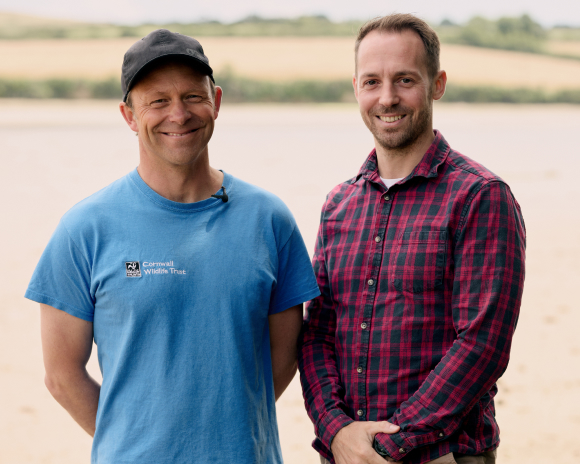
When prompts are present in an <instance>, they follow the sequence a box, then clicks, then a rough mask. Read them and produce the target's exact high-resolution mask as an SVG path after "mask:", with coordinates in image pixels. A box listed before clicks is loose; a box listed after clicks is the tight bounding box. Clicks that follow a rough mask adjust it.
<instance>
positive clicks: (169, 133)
mask: <svg viewBox="0 0 580 464" xmlns="http://www.w3.org/2000/svg"><path fill="white" fill-rule="evenodd" d="M187 134H189V132H186V133H185V134H176V133H175V132H167V135H170V136H171V137H183V136H184V135H187Z"/></svg>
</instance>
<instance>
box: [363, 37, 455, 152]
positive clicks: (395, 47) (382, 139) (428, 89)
mask: <svg viewBox="0 0 580 464" xmlns="http://www.w3.org/2000/svg"><path fill="white" fill-rule="evenodd" d="M437 79H438V76H436V77H435V79H434V80H433V79H432V78H431V76H429V73H428V70H427V65H426V64H425V48H424V45H423V42H422V41H421V38H420V37H419V35H418V34H417V33H415V32H414V31H410V30H403V31H402V32H380V31H372V32H370V33H369V34H368V35H367V36H366V37H365V38H364V39H363V40H362V42H361V43H360V46H359V49H358V56H357V72H356V75H355V76H354V78H353V85H354V89H355V96H356V98H357V100H358V103H359V108H360V112H361V115H362V118H363V120H364V122H365V124H366V126H367V127H368V128H369V130H370V131H371V133H372V134H373V136H374V138H375V142H376V145H377V149H381V148H382V149H384V150H386V151H392V150H394V151H402V152H405V151H406V150H407V149H411V148H412V147H413V145H414V144H415V143H416V142H417V141H418V140H420V139H422V138H424V137H432V136H433V134H432V130H433V128H432V113H433V98H440V97H441V96H442V95H443V92H444V83H443V89H442V91H441V95H439V93H438V87H439V86H438V85H435V84H434V83H435V82H437ZM434 91H435V93H436V95H434V93H433V92H434Z"/></svg>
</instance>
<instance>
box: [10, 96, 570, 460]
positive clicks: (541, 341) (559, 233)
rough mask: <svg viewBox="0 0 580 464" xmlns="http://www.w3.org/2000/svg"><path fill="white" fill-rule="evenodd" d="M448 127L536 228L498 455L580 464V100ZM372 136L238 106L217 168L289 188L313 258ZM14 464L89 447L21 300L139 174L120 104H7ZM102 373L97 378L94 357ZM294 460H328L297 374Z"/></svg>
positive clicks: (458, 108) (269, 108)
mask: <svg viewBox="0 0 580 464" xmlns="http://www.w3.org/2000/svg"><path fill="white" fill-rule="evenodd" d="M435 126H436V128H438V129H440V130H441V131H442V132H443V134H444V135H445V137H446V138H447V140H448V141H449V142H450V144H451V145H452V146H453V147H454V148H456V149H457V150H459V151H460V152H462V153H464V154H466V155H468V156H470V157H472V158H474V159H476V160H478V161H479V162H481V163H483V164H484V165H486V166H487V167H488V168H490V169H491V170H492V171H494V172H496V173H497V174H498V175H500V176H501V177H502V178H504V179H505V180H506V181H507V182H508V183H509V184H510V186H511V188H512V190H513V191H514V194H515V196H516V198H517V199H518V201H519V203H520V204H521V207H522V211H523V215H524V218H525V221H526V226H527V234H528V249H527V273H526V274H527V275H526V284H525V290H524V298H523V305H522V309H521V315H520V319H519V324H518V328H517V331H516V336H515V339H514V344H513V350H512V358H511V361H510V365H509V367H508V370H507V372H506V374H505V375H504V376H503V377H502V378H501V379H500V381H499V394H498V396H497V403H496V404H497V416H498V421H499V424H500V427H501V440H502V442H501V446H500V449H499V460H498V462H499V463H500V464H527V463H531V462H550V463H551V462H553V463H556V462H557V463H558V464H573V463H578V462H580V440H578V436H579V435H580V401H578V398H580V338H579V337H578V335H577V331H578V327H580V303H578V299H577V298H576V297H574V296H573V292H574V289H575V288H578V282H579V280H580V279H579V277H580V267H579V266H578V262H580V215H579V214H578V212H579V208H578V206H577V205H576V203H577V198H579V197H580V183H579V182H578V181H577V180H576V179H575V178H574V174H573V173H574V172H575V168H576V167H579V166H580V156H579V155H580V153H579V150H578V144H577V141H576V139H575V138H573V137H572V134H573V133H577V131H578V128H579V127H580V107H573V106H503V105H488V106H483V105H482V106H474V105H471V106H470V105H463V104H438V105H436V106H435ZM371 149H372V139H371V136H370V134H369V133H368V131H367V130H366V127H365V126H364V125H363V123H362V121H361V119H360V116H359V114H358V108H357V107H356V105H352V104H342V105H319V106H306V105H305V106H302V105H288V106H281V105H263V106H252V105H237V106H234V105H231V104H228V103H227V96H226V100H225V103H224V106H223V108H222V112H221V113H220V116H219V118H218V120H217V122H216V131H215V133H214V137H213V139H212V142H211V144H210V157H211V160H212V164H213V165H214V166H215V167H217V168H220V169H224V170H225V171H227V172H229V173H231V174H233V175H235V176H237V177H240V178H242V179H244V180H246V181H249V182H251V183H254V184H257V185H260V186H261V187H263V188H265V189H267V190H270V191H272V192H274V193H275V194H277V195H278V196H280V197H281V198H282V199H283V200H284V201H285V202H286V203H287V205H288V206H289V207H290V209H291V210H292V212H293V213H294V215H295V217H296V219H297V222H298V225H299V227H300V229H301V231H302V234H303V236H304V239H305V242H306V244H307V246H308V248H309V252H310V253H312V251H313V247H314V239H315V235H316V230H317V226H318V219H319V211H320V207H321V205H322V202H323V201H324V198H325V195H326V193H327V192H328V191H329V190H330V189H331V188H332V187H333V186H334V185H336V184H337V183H339V182H341V181H343V180H346V179H348V178H350V177H352V176H353V175H355V174H356V172H357V171H358V169H359V167H360V165H361V164H362V162H363V160H364V159H365V157H366V155H367V154H368V152H369V151H370V150H371ZM0 153H1V155H0V156H1V160H2V169H0V211H1V215H2V221H1V224H2V226H1V227H0V243H1V265H0V464H78V463H83V462H88V461H89V453H90V445H91V440H90V437H88V436H87V435H86V434H85V433H84V432H83V431H82V430H81V429H80V428H79V427H78V426H77V425H76V424H75V423H74V422H73V420H72V419H70V417H69V416H68V415H67V413H66V412H65V411H64V410H63V409H62V408H61V407H60V406H59V405H58V404H57V403H56V402H55V401H54V400H53V399H52V397H51V396H50V394H49V393H48V391H47V390H46V388H45V387H44V384H43V376H44V369H43V365H42V355H41V350H40V337H39V310H38V305H37V304H36V303H32V302H30V301H28V300H25V299H24V298H23V294H24V291H25V288H26V286H27V284H28V280H29V278H30V276H31V274H32V271H33V269H34V266H35V265H36V262H37V261H38V258H39V256H40V254H41V252H42V250H43V249H44V247H45V245H46V243H47V241H48V239H49V238H50V235H51V233H52V231H53V230H54V228H55V227H56V224H57V223H58V221H59V218H60V217H61V215H62V214H63V213H64V212H65V211H67V210H68V209H69V208H70V207H71V206H72V205H74V204H75V203H77V202H78V201H80V200H81V199H83V198H85V197H86V196H88V195H90V194H91V193H93V192H95V191H97V190H98V189H100V188H102V187H104V186H106V185H107V184H109V183H110V182H112V181H113V180H115V179H117V178H119V177H121V176H123V175H124V174H126V173H127V172H129V171H130V170H132V169H133V168H134V167H135V166H136V164H137V159H138V158H137V156H138V155H137V140H136V137H134V136H133V135H132V132H130V130H129V129H128V128H127V127H126V126H125V123H124V122H123V121H122V118H121V116H120V114H119V112H118V109H117V103H116V102H109V101H103V102H89V101H68V102H63V101H42V102H38V101H21V100H0ZM90 371H91V373H92V374H93V375H94V376H95V377H97V378H98V377H99V372H98V365H97V363H96V359H95V356H93V358H92V359H91V361H90ZM277 411H278V420H279V426H280V433H281V441H282V449H283V454H284V459H285V462H286V463H287V464H317V463H318V462H319V461H318V458H317V454H316V453H315V452H314V451H313V450H312V448H311V447H310V442H311V441H312V438H313V427H312V425H311V423H310V420H309V419H308V417H307V415H306V413H305V411H304V407H303V401H302V395H301V391H300V384H299V382H298V379H297V378H296V379H295V380H294V381H293V383H292V384H291V385H290V387H289V389H288V391H287V392H286V393H285V394H284V396H283V397H282V398H281V399H280V400H279V402H278V404H277Z"/></svg>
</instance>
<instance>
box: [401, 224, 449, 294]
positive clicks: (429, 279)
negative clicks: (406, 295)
mask: <svg viewBox="0 0 580 464" xmlns="http://www.w3.org/2000/svg"><path fill="white" fill-rule="evenodd" d="M446 252H447V231H446V230H427V231H425V230H410V231H406V232H404V233H402V234H401V236H400V237H399V239H398V240H397V243H396V249H395V255H394V261H393V267H392V268H393V270H394V271H393V285H394V287H395V288H396V289H397V290H399V291H404V292H411V293H423V292H426V291H429V290H436V289H438V288H442V287H443V277H444V275H445V256H446Z"/></svg>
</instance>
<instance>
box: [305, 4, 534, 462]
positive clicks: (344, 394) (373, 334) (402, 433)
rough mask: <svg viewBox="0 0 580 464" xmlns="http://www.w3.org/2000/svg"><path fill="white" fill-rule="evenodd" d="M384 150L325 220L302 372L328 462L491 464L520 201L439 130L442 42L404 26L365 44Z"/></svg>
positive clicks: (515, 304)
mask: <svg viewBox="0 0 580 464" xmlns="http://www.w3.org/2000/svg"><path fill="white" fill-rule="evenodd" d="M355 63H356V69H355V76H354V78H353V85H354V91H355V95H356V98H357V100H358V103H359V107H360V111H361V115H362V118H363V120H364V122H365V124H366V125H367V127H368V128H369V130H370V131H371V133H372V134H373V136H374V140H375V149H374V150H373V151H372V152H371V153H370V155H369V156H368V158H367V159H366V161H365V162H364V164H363V166H362V168H361V170H360V172H359V173H358V174H357V175H356V176H355V177H353V178H352V179H350V180H349V181H347V182H344V183H342V184H340V185H338V186H337V187H335V188H334V189H333V190H332V191H331V192H330V194H329V195H328V197H327V200H326V203H325V204H324V206H323V209H322V216H321V224H320V230H319V233H318V240H317V244H316V250H315V256H314V269H315V273H316V275H317V279H318V284H319V286H320V290H321V292H322V294H321V296H319V297H318V298H316V299H314V300H312V301H311V302H310V303H309V304H308V306H307V313H306V316H305V325H304V333H303V346H302V350H301V354H300V360H299V366H300V373H301V380H302V386H303V390H304V398H305V403H306V407H307V410H308V413H309V415H310V418H311V419H312V421H313V423H314V426H315V432H316V436H317V438H316V440H315V441H314V443H313V446H314V448H315V449H316V450H317V451H318V452H319V453H320V454H321V460H322V462H323V463H324V462H327V461H330V462H331V463H336V464H359V463H373V464H380V462H385V459H386V460H387V461H391V462H405V463H409V464H423V463H427V462H433V463H437V464H447V463H456V462H457V463H464V464H467V463H481V464H490V463H494V462H495V455H496V452H495V450H496V448H497V446H498V444H499V429H498V426H497V423H496V421H495V410H494V403H493V398H494V396H495V394H496V393H497V387H496V381H497V379H498V378H499V377H500V376H501V375H502V374H503V372H504V371H505V369H506V367H507V364H508V359H509V351H510V346H511V340H512V336H513V333H514V329H515V326H516V322H517V318H518V313H519V308H520V301H521V296H522V290H523V282H524V256H525V228H524V222H523V219H522V216H521V212H520V207H519V205H518V203H517V202H516V200H515V199H514V197H513V195H512V193H511V191H510V188H509V187H508V186H507V185H506V184H505V182H503V181H502V180H501V179H500V178H499V177H497V176H496V175H495V174H493V173H491V172H490V171H488V170H487V169H486V168H484V167H483V166H481V165H480V164H478V163H476V162H475V161H473V160H471V159H469V158H467V157H466V156H464V155H462V154H460V153H458V152H456V151H455V150H453V149H451V148H450V147H449V145H448V144H447V142H446V141H445V139H444V138H443V136H442V135H441V133H440V132H437V131H433V126H432V114H433V111H432V110H433V100H438V99H440V98H441V97H442V96H443V94H444V92H445V85H446V80H447V77H446V74H445V71H442V70H440V69H439V40H438V38H437V35H436V34H435V32H434V31H433V30H432V29H431V28H430V27H429V26H428V25H427V24H426V23H425V22H423V21H421V20H420V19H418V18H416V17H414V16H412V15H406V14H397V15H390V16H386V17H384V18H380V19H377V20H373V21H371V22H369V23H367V24H366V25H364V26H363V27H362V28H361V30H360V31H359V35H358V38H357V41H356V45H355Z"/></svg>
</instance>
